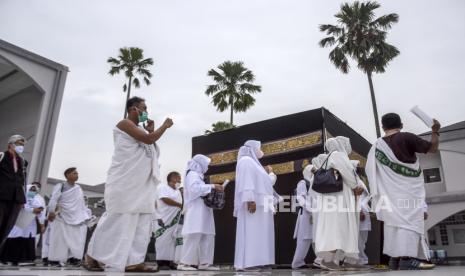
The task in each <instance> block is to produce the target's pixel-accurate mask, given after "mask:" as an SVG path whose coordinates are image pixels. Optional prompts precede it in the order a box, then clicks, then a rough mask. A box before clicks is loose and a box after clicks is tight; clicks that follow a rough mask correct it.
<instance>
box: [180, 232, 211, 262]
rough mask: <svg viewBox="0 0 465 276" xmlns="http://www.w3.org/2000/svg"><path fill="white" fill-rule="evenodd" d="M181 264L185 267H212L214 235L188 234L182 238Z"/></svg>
mask: <svg viewBox="0 0 465 276" xmlns="http://www.w3.org/2000/svg"><path fill="white" fill-rule="evenodd" d="M183 243H184V244H183V246H182V254H181V263H182V264H185V265H212V264H213V256H214V253H215V235H208V234H200V233H196V234H188V235H185V236H184V239H183Z"/></svg>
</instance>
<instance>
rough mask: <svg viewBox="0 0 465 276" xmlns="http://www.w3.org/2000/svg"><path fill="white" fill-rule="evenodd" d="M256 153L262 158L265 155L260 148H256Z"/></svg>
mask: <svg viewBox="0 0 465 276" xmlns="http://www.w3.org/2000/svg"><path fill="white" fill-rule="evenodd" d="M256 154H257V158H258V159H260V158H262V157H263V156H264V155H265V154H264V153H263V151H262V150H258V152H257V153H256Z"/></svg>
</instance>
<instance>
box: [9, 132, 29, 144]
mask: <svg viewBox="0 0 465 276" xmlns="http://www.w3.org/2000/svg"><path fill="white" fill-rule="evenodd" d="M20 140H23V141H24V142H25V143H26V139H25V138H24V137H23V136H21V135H19V134H15V135H13V136H11V137H10V138H9V139H8V144H14V143H16V142H18V141H20Z"/></svg>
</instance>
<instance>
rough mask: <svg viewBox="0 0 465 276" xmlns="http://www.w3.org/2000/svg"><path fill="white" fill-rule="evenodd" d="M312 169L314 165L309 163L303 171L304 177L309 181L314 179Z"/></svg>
mask: <svg viewBox="0 0 465 276" xmlns="http://www.w3.org/2000/svg"><path fill="white" fill-rule="evenodd" d="M312 169H313V165H307V166H306V167H305V168H304V170H303V171H302V174H303V175H304V179H305V180H307V181H308V182H311V181H312V177H313V172H312Z"/></svg>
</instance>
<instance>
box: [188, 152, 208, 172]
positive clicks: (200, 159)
mask: <svg viewBox="0 0 465 276" xmlns="http://www.w3.org/2000/svg"><path fill="white" fill-rule="evenodd" d="M210 162H211V159H210V158H208V157H207V156H205V155H203V154H196V155H195V156H194V157H192V159H191V160H190V161H189V162H188V163H187V171H194V172H196V173H199V174H200V175H202V176H203V174H204V173H206V172H207V170H208V165H210Z"/></svg>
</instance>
